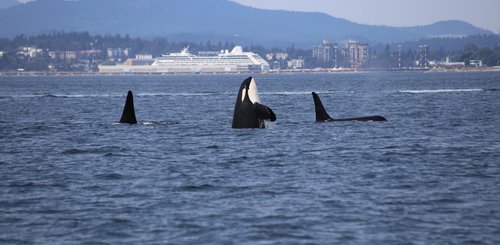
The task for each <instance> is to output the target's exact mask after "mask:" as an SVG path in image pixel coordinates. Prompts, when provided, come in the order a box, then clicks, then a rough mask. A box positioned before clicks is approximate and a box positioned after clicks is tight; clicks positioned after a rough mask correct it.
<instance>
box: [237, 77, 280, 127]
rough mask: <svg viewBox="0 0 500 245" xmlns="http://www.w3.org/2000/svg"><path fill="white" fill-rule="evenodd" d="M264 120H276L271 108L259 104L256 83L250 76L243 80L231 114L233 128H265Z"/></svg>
mask: <svg viewBox="0 0 500 245" xmlns="http://www.w3.org/2000/svg"><path fill="white" fill-rule="evenodd" d="M265 120H269V121H271V122H274V121H276V115H275V114H274V112H273V110H271V108H269V107H267V106H265V105H262V104H260V98H259V92H258V90H257V84H256V83H255V80H254V79H253V78H252V77H249V78H247V79H245V81H243V83H242V84H241V87H240V90H239V92H238V97H237V98H236V104H235V106H234V114H233V124H232V127H233V128H265Z"/></svg>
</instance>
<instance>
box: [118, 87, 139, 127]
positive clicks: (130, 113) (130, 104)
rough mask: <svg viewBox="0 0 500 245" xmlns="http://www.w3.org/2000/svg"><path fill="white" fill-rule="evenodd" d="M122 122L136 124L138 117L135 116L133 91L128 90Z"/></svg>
mask: <svg viewBox="0 0 500 245" xmlns="http://www.w3.org/2000/svg"><path fill="white" fill-rule="evenodd" d="M120 123H128V124H136V123H137V119H136V118H135V109H134V96H133V95H132V91H128V94H127V101H126V102H125V107H124V108H123V113H122V118H121V119H120Z"/></svg>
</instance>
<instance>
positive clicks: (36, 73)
mask: <svg viewBox="0 0 500 245" xmlns="http://www.w3.org/2000/svg"><path fill="white" fill-rule="evenodd" d="M376 72H395V73H399V72H500V66H496V67H479V68H462V69H445V68H431V69H428V68H403V69H398V68H393V69H350V68H347V69H334V68H316V69H293V70H272V71H268V72H262V73H236V72H224V73H101V72H59V71H3V72H0V76H175V75H238V74H263V75H266V74H269V75H272V74H308V73H311V74H349V73H376Z"/></svg>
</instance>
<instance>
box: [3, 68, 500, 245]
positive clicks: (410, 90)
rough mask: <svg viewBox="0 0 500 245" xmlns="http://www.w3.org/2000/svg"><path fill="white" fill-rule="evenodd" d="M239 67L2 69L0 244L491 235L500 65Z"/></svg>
mask: <svg viewBox="0 0 500 245" xmlns="http://www.w3.org/2000/svg"><path fill="white" fill-rule="evenodd" d="M245 78H246V76H245V75H220V76H219V75H209V76H83V77H56V76H48V77H0V244H500V73H361V74H295V75H256V76H255V78H256V81H257V85H258V87H259V91H260V97H261V100H262V103H263V104H265V105H267V106H269V107H270V108H272V109H273V110H274V112H275V113H276V115H277V118H278V120H277V122H276V123H273V124H270V125H268V128H266V129H232V128H231V120H232V112H233V109H234V103H235V100H236V94H237V92H238V91H237V89H238V88H239V86H240V84H241V82H242V81H243V79H245ZM128 90H132V91H133V92H134V95H135V109H136V115H137V119H138V121H139V124H138V125H132V126H130V125H120V124H117V123H116V122H117V121H118V120H119V119H120V116H121V112H122V110H123V105H124V103H125V97H126V94H127V91H128ZM312 91H315V92H317V93H318V94H319V95H320V96H321V98H322V100H323V104H324V105H325V107H326V109H327V111H328V112H329V113H330V115H331V116H332V117H334V118H335V117H337V118H342V117H352V116H368V115H382V116H384V117H386V118H387V119H388V122H382V123H379V122H336V123H315V122H314V119H315V114H314V104H313V100H312V96H311V92H312Z"/></svg>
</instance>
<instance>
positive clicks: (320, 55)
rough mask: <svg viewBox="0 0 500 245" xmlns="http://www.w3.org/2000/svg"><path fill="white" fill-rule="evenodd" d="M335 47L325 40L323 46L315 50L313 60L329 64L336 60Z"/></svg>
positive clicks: (320, 45) (318, 46)
mask: <svg viewBox="0 0 500 245" xmlns="http://www.w3.org/2000/svg"><path fill="white" fill-rule="evenodd" d="M333 50H334V46H333V45H332V44H330V42H328V41H326V40H324V41H323V42H322V43H321V44H319V45H317V46H315V47H314V48H313V58H314V59H315V60H316V61H319V62H324V63H329V62H332V61H333V58H334V53H333Z"/></svg>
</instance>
